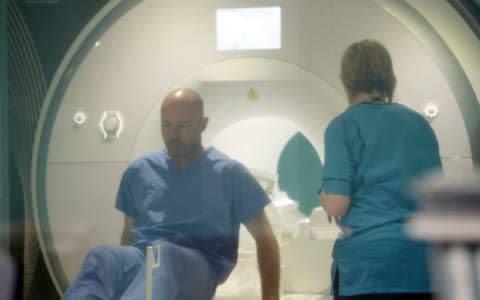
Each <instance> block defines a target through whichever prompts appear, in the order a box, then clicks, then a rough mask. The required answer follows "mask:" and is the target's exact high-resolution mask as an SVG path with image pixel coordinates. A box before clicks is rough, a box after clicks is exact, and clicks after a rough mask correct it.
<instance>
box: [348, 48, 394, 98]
mask: <svg viewBox="0 0 480 300" xmlns="http://www.w3.org/2000/svg"><path fill="white" fill-rule="evenodd" d="M340 79H341V80H342V83H343V86H344V87H345V90H346V92H347V94H348V97H349V98H350V99H352V98H353V97H354V96H355V95H356V94H359V93H362V92H363V93H373V92H377V93H379V94H380V95H382V96H383V97H386V98H387V99H388V100H389V101H391V100H392V97H393V91H394V90H395V85H396V79H395V74H394V72H393V67H392V60H391V58H390V55H389V53H388V51H387V49H386V48H385V47H384V46H383V45H382V44H381V43H379V42H377V41H375V40H363V41H360V42H356V43H353V44H352V45H350V46H349V47H348V48H347V49H346V50H345V52H344V53H343V58H342V70H341V75H340Z"/></svg>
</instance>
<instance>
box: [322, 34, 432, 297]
mask: <svg viewBox="0 0 480 300" xmlns="http://www.w3.org/2000/svg"><path fill="white" fill-rule="evenodd" d="M341 79H342V82H343V84H344V87H345V90H346V92H347V94H348V97H349V102H350V106H349V108H348V109H347V110H346V111H345V112H343V113H342V114H340V115H339V116H338V117H336V118H335V119H334V120H333V121H332V122H331V123H330V124H329V125H328V127H327V129H326V132H325V168H324V177H323V186H322V187H323V191H322V195H321V202H322V205H323V207H324V209H325V211H326V213H327V214H328V217H329V219H332V218H334V219H335V220H336V222H337V223H339V225H340V226H341V228H342V230H343V236H342V237H341V238H339V239H338V240H337V241H336V243H335V246H334V250H333V259H334V260H333V265H332V282H333V292H334V296H335V299H352V300H353V299H357V300H359V299H370V300H375V299H385V300H386V299H431V297H432V294H431V292H432V288H431V287H430V282H429V274H428V268H427V253H426V245H425V244H424V243H422V242H419V241H414V240H412V239H410V238H409V237H408V235H407V234H406V232H405V229H404V224H405V221H406V220H407V218H408V217H409V216H410V215H411V214H412V213H413V212H414V211H415V210H416V208H417V202H416V201H415V199H414V197H413V196H412V194H411V192H410V184H411V183H412V180H414V179H415V178H418V177H419V176H421V175H422V174H425V173H426V172H429V171H432V170H435V169H439V168H441V162H440V156H439V150H438V144H437V140H436V138H435V134H434V132H433V130H432V129H431V127H430V125H429V124H428V122H427V121H426V120H425V118H424V117H423V116H421V115H420V114H418V113H416V112H414V111H413V110H411V109H409V108H407V107H405V106H404V105H400V104H396V103H392V96H393V91H394V89H395V84H396V79H395V75H394V73H393V68H392V62H391V59H390V55H389V54H388V52H387V50H386V49H385V47H384V46H383V45H382V44H380V43H379V42H377V41H373V40H363V41H361V42H357V43H354V44H352V45H351V46H350V47H349V48H347V50H346V51H345V53H344V55H343V59H342V72H341Z"/></svg>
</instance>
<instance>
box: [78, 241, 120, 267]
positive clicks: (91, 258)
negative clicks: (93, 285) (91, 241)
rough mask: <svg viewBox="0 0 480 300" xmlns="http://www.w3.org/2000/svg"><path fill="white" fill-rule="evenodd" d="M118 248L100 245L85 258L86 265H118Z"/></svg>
mask: <svg viewBox="0 0 480 300" xmlns="http://www.w3.org/2000/svg"><path fill="white" fill-rule="evenodd" d="M117 247H118V246H106V245H100V246H95V247H93V248H92V249H91V250H90V251H89V252H88V253H87V256H86V257H85V263H86V264H87V263H91V264H95V265H97V266H98V265H107V266H109V265H111V264H116V263H118V262H117V259H118V255H117V253H116V252H117V251H118V250H117V249H116V248H117Z"/></svg>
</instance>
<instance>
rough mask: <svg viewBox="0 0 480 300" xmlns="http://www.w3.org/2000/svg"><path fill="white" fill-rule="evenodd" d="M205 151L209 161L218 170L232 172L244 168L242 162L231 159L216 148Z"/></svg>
mask: <svg viewBox="0 0 480 300" xmlns="http://www.w3.org/2000/svg"><path fill="white" fill-rule="evenodd" d="M205 151H206V158H207V160H208V161H209V162H210V163H211V164H212V165H213V166H214V167H216V168H221V169H229V170H231V169H236V168H238V167H239V166H240V167H241V166H242V164H241V163H240V162H238V161H236V160H234V159H232V158H230V157H229V156H228V155H227V154H225V153H223V152H222V151H220V150H217V149H216V148H214V147H209V148H207V149H206V150H205Z"/></svg>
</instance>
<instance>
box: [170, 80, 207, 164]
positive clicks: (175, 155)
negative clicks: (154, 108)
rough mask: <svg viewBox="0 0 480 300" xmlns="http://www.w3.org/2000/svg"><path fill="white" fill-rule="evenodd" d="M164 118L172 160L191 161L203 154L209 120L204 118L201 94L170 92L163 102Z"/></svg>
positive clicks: (183, 89)
mask: <svg viewBox="0 0 480 300" xmlns="http://www.w3.org/2000/svg"><path fill="white" fill-rule="evenodd" d="M160 118H161V127H162V137H163V141H164V142H165V146H166V147H167V150H168V155H169V156H170V158H172V159H174V160H177V161H190V160H192V159H194V158H195V157H196V156H197V155H198V154H200V153H201V152H202V150H203V147H202V137H201V135H202V132H203V131H204V130H205V128H206V127H207V123H208V118H207V117H204V116H203V100H202V98H201V97H200V95H199V94H198V93H196V92H195V91H192V90H190V89H186V88H180V89H176V90H173V91H171V92H169V93H168V94H167V96H165V99H164V100H163V103H162V107H161V109H160Z"/></svg>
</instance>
